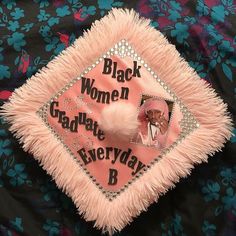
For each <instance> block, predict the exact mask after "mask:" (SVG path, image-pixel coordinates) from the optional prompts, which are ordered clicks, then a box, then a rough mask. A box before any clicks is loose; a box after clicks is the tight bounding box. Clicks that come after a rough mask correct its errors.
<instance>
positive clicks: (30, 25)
mask: <svg viewBox="0 0 236 236" xmlns="http://www.w3.org/2000/svg"><path fill="white" fill-rule="evenodd" d="M33 25H34V23H28V24H25V25H24V26H23V27H22V28H21V29H22V30H24V31H25V32H29V31H30V29H31V28H32V27H33Z"/></svg>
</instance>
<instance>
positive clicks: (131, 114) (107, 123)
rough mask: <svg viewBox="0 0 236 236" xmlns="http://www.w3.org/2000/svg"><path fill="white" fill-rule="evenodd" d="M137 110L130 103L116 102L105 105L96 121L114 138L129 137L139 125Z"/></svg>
mask: <svg viewBox="0 0 236 236" xmlns="http://www.w3.org/2000/svg"><path fill="white" fill-rule="evenodd" d="M137 117H138V110H137V108H136V107H135V106H133V105H132V104H127V103H124V102H116V103H112V104H111V105H108V106H106V107H105V108H104V109H103V110H102V113H101V118H100V120H99V121H98V123H99V125H100V127H101V129H102V130H104V132H105V133H106V134H108V135H111V136H113V137H114V136H115V138H120V139H129V138H130V137H132V136H133V135H134V134H135V132H136V131H137V128H138V126H139V121H138V119H137Z"/></svg>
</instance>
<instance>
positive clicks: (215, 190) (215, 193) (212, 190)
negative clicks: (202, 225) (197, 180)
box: [202, 180, 220, 202]
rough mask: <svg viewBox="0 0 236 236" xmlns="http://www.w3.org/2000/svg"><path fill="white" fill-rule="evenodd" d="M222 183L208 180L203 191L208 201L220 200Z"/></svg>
mask: <svg viewBox="0 0 236 236" xmlns="http://www.w3.org/2000/svg"><path fill="white" fill-rule="evenodd" d="M219 192H220V185H219V184H218V183H217V182H213V181H210V180H209V181H208V182H207V184H206V186H204V187H203V188H202V193H203V194H204V195H205V196H204V199H205V201H206V202H209V201H212V200H219V196H220V195H219Z"/></svg>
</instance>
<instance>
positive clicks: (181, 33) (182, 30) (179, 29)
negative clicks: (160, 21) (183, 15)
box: [170, 22, 189, 43]
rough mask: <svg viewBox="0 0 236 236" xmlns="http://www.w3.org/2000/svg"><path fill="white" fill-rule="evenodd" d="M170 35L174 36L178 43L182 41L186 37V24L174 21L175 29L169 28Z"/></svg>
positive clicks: (187, 34)
mask: <svg viewBox="0 0 236 236" xmlns="http://www.w3.org/2000/svg"><path fill="white" fill-rule="evenodd" d="M170 34H171V36H172V37H176V39H177V42H178V43H183V42H184V40H185V39H187V38H188V36H189V33H188V26H187V25H185V24H183V23H180V22H178V23H176V24H175V29H173V30H171V33H170Z"/></svg>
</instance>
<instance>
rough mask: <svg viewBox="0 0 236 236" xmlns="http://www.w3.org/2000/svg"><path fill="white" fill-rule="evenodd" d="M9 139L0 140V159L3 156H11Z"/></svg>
mask: <svg viewBox="0 0 236 236" xmlns="http://www.w3.org/2000/svg"><path fill="white" fill-rule="evenodd" d="M10 145H11V141H10V139H0V157H1V156H2V155H3V154H4V155H6V156H10V155H11V154H12V152H13V151H12V148H11V146H10Z"/></svg>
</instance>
